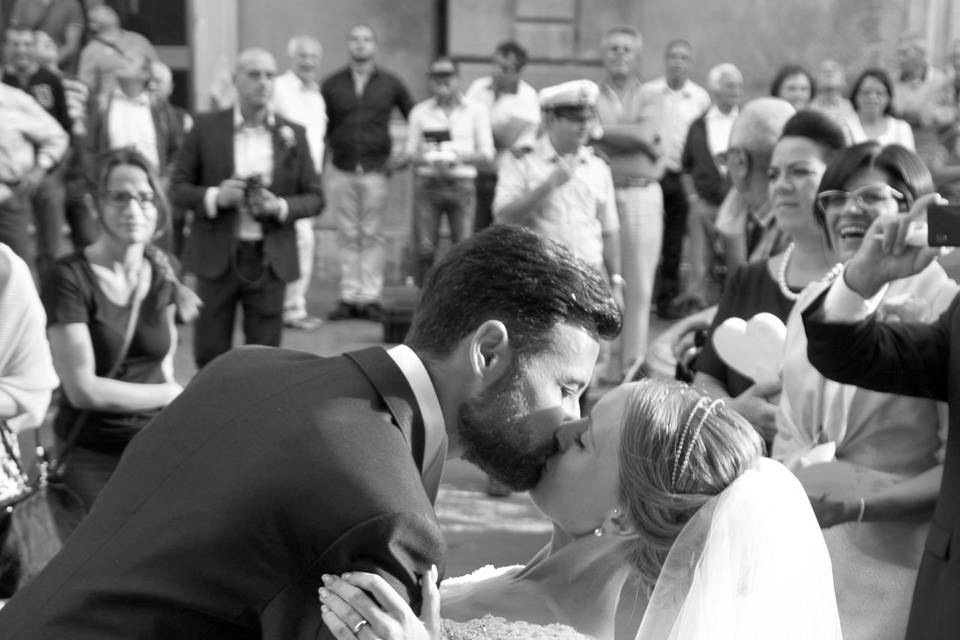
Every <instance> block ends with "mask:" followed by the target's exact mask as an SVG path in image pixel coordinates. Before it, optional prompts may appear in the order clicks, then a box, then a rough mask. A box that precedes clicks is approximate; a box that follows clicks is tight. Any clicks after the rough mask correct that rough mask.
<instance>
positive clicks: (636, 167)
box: [597, 78, 651, 184]
mask: <svg viewBox="0 0 960 640" xmlns="http://www.w3.org/2000/svg"><path fill="white" fill-rule="evenodd" d="M642 86H643V84H642V83H641V82H640V79H639V78H631V79H630V80H629V81H628V82H627V86H626V87H625V88H624V90H623V93H622V94H621V95H618V94H617V92H616V91H614V90H613V88H612V87H610V85H608V84H600V93H599V94H598V95H597V119H598V120H600V124H601V125H607V124H638V123H640V122H643V121H645V120H646V118H645V116H644V114H643V101H642V98H643V95H642V93H641V91H640V89H641V87H642ZM607 155H608V156H609V157H610V171H611V173H612V174H613V179H614V180H615V181H617V180H619V179H620V178H637V177H648V175H647V174H649V173H650V168H649V167H650V165H651V160H650V159H649V157H648V156H647V154H645V153H643V152H640V151H633V152H629V153H616V154H614V153H608V154H607ZM617 184H620V183H619V182H618V183H617Z"/></svg>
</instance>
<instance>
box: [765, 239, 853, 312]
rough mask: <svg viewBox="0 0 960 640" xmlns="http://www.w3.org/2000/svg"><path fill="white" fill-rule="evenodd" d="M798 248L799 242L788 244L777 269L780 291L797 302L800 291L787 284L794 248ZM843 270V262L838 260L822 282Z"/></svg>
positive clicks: (821, 279)
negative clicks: (796, 291)
mask: <svg viewBox="0 0 960 640" xmlns="http://www.w3.org/2000/svg"><path fill="white" fill-rule="evenodd" d="M796 248H797V243H795V242H791V243H790V244H789V245H788V246H787V250H786V251H784V252H783V260H781V261H780V268H779V269H778V270H777V285H778V286H779V287H780V293H781V294H782V295H783V297H784V298H786V299H787V300H789V301H790V302H796V301H797V300H799V299H800V294H799V293H794V292H793V291H791V290H790V287H789V286H787V267H788V266H789V265H790V258H791V257H793V250H794V249H796ZM841 271H843V263H842V262H838V263H837V264H835V265H833V267H832V268H831V269H830V271H827V272H826V273H825V274H824V276H823V277H822V278H820V282H830V281H832V280H833V279H834V278H836V277H837V276H838V275H840V272H841Z"/></svg>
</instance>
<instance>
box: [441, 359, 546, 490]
mask: <svg viewBox="0 0 960 640" xmlns="http://www.w3.org/2000/svg"><path fill="white" fill-rule="evenodd" d="M504 377H505V378H507V380H505V381H504V382H503V383H497V384H496V385H494V386H492V387H491V388H489V389H487V390H486V391H484V392H483V393H482V394H481V395H480V396H479V397H478V398H474V399H472V400H468V401H467V402H465V403H464V404H463V406H462V407H461V408H460V413H459V421H458V425H457V434H458V435H459V437H460V442H461V443H462V445H463V458H464V459H465V460H469V461H470V462H473V463H474V464H476V465H477V466H478V467H480V468H481V469H483V470H484V471H485V472H487V474H488V475H489V476H490V477H491V478H493V479H494V480H498V481H500V482H502V483H504V484H506V485H507V486H509V487H510V488H511V489H513V490H515V491H526V490H527V489H530V488H531V487H534V486H535V485H536V484H537V483H538V482H539V481H540V475H541V474H542V472H543V467H544V465H545V464H546V462H547V459H548V458H550V457H551V456H553V455H554V454H556V452H557V442H556V439H555V438H554V435H553V434H552V433H538V432H535V431H534V430H533V429H532V427H531V425H530V424H529V413H530V411H529V407H528V405H527V402H526V401H525V400H524V398H523V389H522V387H523V383H522V381H521V375H520V369H519V367H517V368H516V369H515V370H514V371H513V372H512V373H511V374H510V375H506V376H504Z"/></svg>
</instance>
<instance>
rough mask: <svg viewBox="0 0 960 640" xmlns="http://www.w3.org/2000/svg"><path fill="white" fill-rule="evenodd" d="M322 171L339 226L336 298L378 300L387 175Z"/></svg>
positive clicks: (365, 301) (382, 259)
mask: <svg viewBox="0 0 960 640" xmlns="http://www.w3.org/2000/svg"><path fill="white" fill-rule="evenodd" d="M326 174H327V184H326V193H327V204H328V206H329V208H330V210H331V211H332V212H333V213H334V215H336V216H337V224H338V226H339V242H340V300H342V301H343V302H347V303H350V304H357V305H361V304H368V303H371V302H379V300H380V294H381V293H382V292H383V267H384V262H385V255H386V239H385V238H384V236H383V232H382V230H381V227H382V225H383V219H384V217H385V216H386V213H387V191H388V180H387V175H386V174H385V173H383V172H374V171H369V172H365V173H348V172H346V171H341V170H339V169H337V168H336V167H330V169H329V170H328V171H326Z"/></svg>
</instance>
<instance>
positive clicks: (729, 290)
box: [693, 260, 799, 397]
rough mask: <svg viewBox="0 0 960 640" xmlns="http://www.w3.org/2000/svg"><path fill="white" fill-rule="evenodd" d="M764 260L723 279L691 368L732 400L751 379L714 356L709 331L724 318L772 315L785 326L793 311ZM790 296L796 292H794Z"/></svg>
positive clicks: (750, 264)
mask: <svg viewBox="0 0 960 640" xmlns="http://www.w3.org/2000/svg"><path fill="white" fill-rule="evenodd" d="M767 262H768V261H767V260H758V261H756V262H750V263H748V264H745V265H743V266H742V267H740V268H738V269H737V270H736V271H734V272H733V274H732V275H731V276H730V278H729V279H728V280H727V284H726V286H724V288H723V295H722V296H720V302H719V304H718V305H717V315H716V316H714V318H713V324H712V325H711V326H710V333H709V335H708V336H707V342H706V344H704V345H703V351H701V352H700V355H698V356H697V359H696V360H695V361H694V363H693V368H694V369H695V370H696V371H699V372H701V373H706V374H707V375H710V376H712V377H714V378H716V379H717V380H719V381H720V383H721V384H722V385H723V386H724V387H725V388H726V390H727V393H729V394H730V395H731V396H733V397H736V396H738V395H740V394H741V393H743V392H744V391H746V390H747V389H749V388H750V387H751V386H753V380H751V379H750V378H747V377H746V376H743V375H740V374H739V373H737V372H736V371H735V370H734V369H731V368H730V367H728V366H727V364H726V363H725V362H724V361H723V360H721V359H720V356H719V355H717V351H716V349H714V347H713V332H714V331H716V329H717V327H718V326H720V324H721V323H723V321H724V320H726V319H727V318H742V319H744V320H749V319H750V318H752V317H753V316H755V315H757V314H758V313H764V312H766V313H772V314H773V315H775V316H777V317H778V318H780V319H781V320H783V323H784V324H786V322H787V318H788V317H789V316H790V310H791V309H792V308H793V301H792V300H788V299H787V298H786V296H784V295H783V293H781V292H780V285H778V284H777V283H776V282H775V281H774V280H773V278H772V277H771V276H770V271H769V270H768V268H767ZM794 293H799V291H795V292H794Z"/></svg>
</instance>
